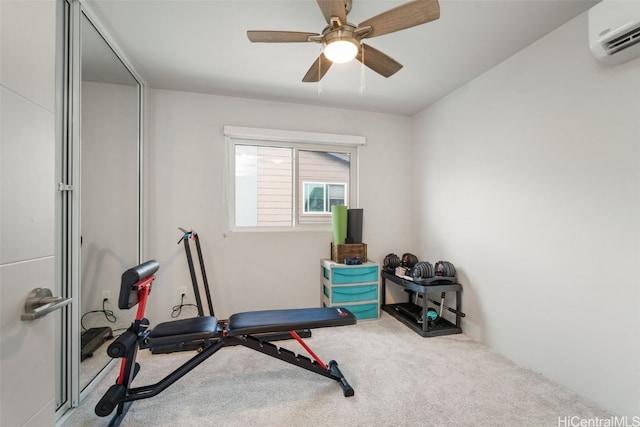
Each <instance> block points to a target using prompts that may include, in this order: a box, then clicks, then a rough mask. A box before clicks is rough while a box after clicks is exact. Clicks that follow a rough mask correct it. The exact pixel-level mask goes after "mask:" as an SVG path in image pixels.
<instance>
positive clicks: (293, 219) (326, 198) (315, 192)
mask: <svg viewBox="0 0 640 427" xmlns="http://www.w3.org/2000/svg"><path fill="white" fill-rule="evenodd" d="M225 135H226V140H227V149H228V153H229V156H228V166H229V167H228V180H229V202H230V204H229V213H230V215H229V218H230V229H232V230H251V229H262V230H281V229H293V228H302V229H304V228H309V227H315V226H317V224H329V223H331V206H334V205H347V206H356V203H357V199H356V195H357V183H356V176H357V174H356V165H357V161H356V154H357V148H356V145H362V144H363V143H364V138H363V137H350V136H341V135H326V134H315V133H307V132H292V131H274V130H271V129H252V128H238V127H233V126H225ZM354 138H355V140H354ZM354 141H355V142H354Z"/></svg>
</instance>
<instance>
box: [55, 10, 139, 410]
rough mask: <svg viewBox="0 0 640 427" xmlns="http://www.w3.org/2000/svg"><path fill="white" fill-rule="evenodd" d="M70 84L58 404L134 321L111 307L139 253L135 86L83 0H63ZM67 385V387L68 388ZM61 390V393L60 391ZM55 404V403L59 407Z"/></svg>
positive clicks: (100, 364) (77, 393)
mask: <svg viewBox="0 0 640 427" xmlns="http://www.w3.org/2000/svg"><path fill="white" fill-rule="evenodd" d="M65 3H66V4H67V6H68V8H69V11H70V13H69V14H68V23H67V26H66V34H67V43H66V45H67V50H68V52H67V55H66V56H67V66H66V71H67V79H66V80H67V81H68V84H67V87H66V88H65V109H66V111H67V117H65V124H64V125H63V126H64V127H65V128H66V129H67V131H66V133H65V135H64V136H63V150H62V151H63V153H62V163H63V166H62V170H63V173H62V175H63V177H66V179H67V180H68V183H70V184H72V185H70V188H72V191H70V192H69V194H68V196H67V198H66V199H64V198H63V203H62V205H63V208H62V213H61V216H62V223H63V225H62V229H61V230H62V231H61V233H60V235H61V236H60V238H61V243H60V247H61V248H62V249H61V256H60V258H61V260H60V265H61V267H60V270H61V273H62V274H61V281H62V287H63V288H64V289H67V290H68V291H67V292H68V294H70V295H71V296H72V297H73V300H74V309H73V310H71V316H70V320H69V322H68V323H67V324H64V323H62V324H61V325H62V326H61V327H62V328H66V331H64V332H65V333H66V335H65V333H63V332H62V331H61V332H60V333H59V336H62V337H64V336H67V337H68V341H64V342H67V343H69V344H64V342H63V344H62V346H63V347H65V348H68V349H69V357H67V359H68V360H67V361H66V362H64V361H63V362H62V363H61V364H60V368H59V372H58V373H57V381H58V387H57V390H59V393H60V394H61V395H62V397H61V396H58V402H61V401H64V400H65V399H66V398H65V397H64V396H70V397H71V406H77V405H79V404H80V400H81V397H82V396H83V394H82V392H83V391H84V392H85V393H87V392H88V391H89V390H90V389H91V387H90V386H91V385H92V382H93V381H94V380H95V379H97V378H100V375H101V373H102V374H104V373H105V372H106V371H105V368H106V367H107V366H111V365H110V363H111V358H110V357H108V355H107V354H106V349H107V346H108V345H109V343H110V342H111V341H112V338H113V337H115V336H117V335H119V334H121V333H122V332H123V331H124V330H125V329H126V328H128V327H129V325H130V324H131V321H132V318H133V315H134V314H135V313H133V314H132V313H130V312H129V310H123V311H121V310H119V309H118V302H117V301H118V293H119V287H120V278H121V275H122V272H123V271H125V270H126V269H128V268H130V267H132V266H134V265H136V264H138V263H139V262H140V256H141V244H140V242H141V202H140V201H141V129H142V126H141V122H142V93H143V86H142V83H141V81H140V79H139V78H138V77H137V75H136V74H135V73H134V72H133V71H132V69H131V67H130V66H129V65H128V63H127V61H126V60H124V57H123V56H122V55H121V54H120V53H119V52H117V50H116V49H115V48H114V43H113V42H112V41H111V39H110V38H109V37H108V36H107V35H106V34H105V33H104V32H103V31H102V28H101V26H100V25H99V22H98V21H97V20H96V18H95V17H94V14H93V13H91V11H90V9H88V7H87V4H86V3H85V2H84V1H75V0H67V1H66V2H65ZM65 384H67V385H66V386H65ZM65 393H66V394H65ZM59 407H60V405H59Z"/></svg>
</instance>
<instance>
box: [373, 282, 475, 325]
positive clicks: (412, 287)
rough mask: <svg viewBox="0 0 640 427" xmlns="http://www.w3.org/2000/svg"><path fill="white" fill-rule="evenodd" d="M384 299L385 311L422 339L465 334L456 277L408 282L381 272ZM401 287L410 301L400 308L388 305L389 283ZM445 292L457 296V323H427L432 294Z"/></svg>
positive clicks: (446, 321)
mask: <svg viewBox="0 0 640 427" xmlns="http://www.w3.org/2000/svg"><path fill="white" fill-rule="evenodd" d="M381 276H382V278H381V281H380V282H381V283H380V284H381V296H382V298H381V299H382V301H381V302H382V307H381V308H382V310H383V311H385V312H387V313H389V314H390V315H391V316H393V317H394V318H396V319H397V320H399V321H400V322H402V323H404V324H405V325H406V326H408V327H409V328H411V329H412V330H414V331H415V332H416V333H418V334H420V335H421V336H423V337H435V336H440V335H451V334H460V333H462V327H461V318H462V317H463V316H464V315H463V314H462V285H460V284H459V283H457V281H456V279H455V277H441V276H438V277H433V278H429V279H416V280H407V279H404V278H402V277H398V276H396V275H395V274H393V272H390V271H385V270H382V272H381ZM387 280H389V281H390V282H392V283H394V284H396V285H398V286H401V287H402V288H403V289H404V290H405V291H406V292H407V293H408V294H409V296H408V301H407V302H401V303H397V304H386V301H385V299H386V298H385V290H386V281H387ZM443 292H455V293H456V306H455V309H451V310H448V311H452V312H453V313H454V315H455V323H454V322H451V321H449V320H447V319H445V318H444V317H442V316H440V317H438V319H436V320H435V321H429V320H427V319H428V318H427V310H428V303H429V299H432V298H430V295H431V294H438V297H439V296H440V295H442V293H443ZM416 297H417V298H416ZM414 301H416V302H417V304H416V302H414Z"/></svg>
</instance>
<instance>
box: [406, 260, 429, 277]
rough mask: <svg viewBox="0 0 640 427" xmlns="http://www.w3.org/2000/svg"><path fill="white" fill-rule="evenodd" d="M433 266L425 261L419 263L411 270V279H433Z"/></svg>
mask: <svg viewBox="0 0 640 427" xmlns="http://www.w3.org/2000/svg"><path fill="white" fill-rule="evenodd" d="M433 273H434V270H433V265H431V263H429V262H427V261H419V262H417V263H416V265H414V266H413V270H411V277H413V278H414V279H428V278H430V277H433Z"/></svg>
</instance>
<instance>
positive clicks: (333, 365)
mask: <svg viewBox="0 0 640 427" xmlns="http://www.w3.org/2000/svg"><path fill="white" fill-rule="evenodd" d="M329 370H330V371H331V373H332V374H333V375H334V376H336V377H337V378H338V379H337V381H338V382H339V383H340V387H342V391H343V393H344V397H350V396H353V395H354V394H355V392H354V391H353V387H351V384H349V383H348V382H347V380H346V379H345V377H344V375H342V372H341V371H340V368H338V362H336V361H335V360H331V361H330V362H329Z"/></svg>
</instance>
